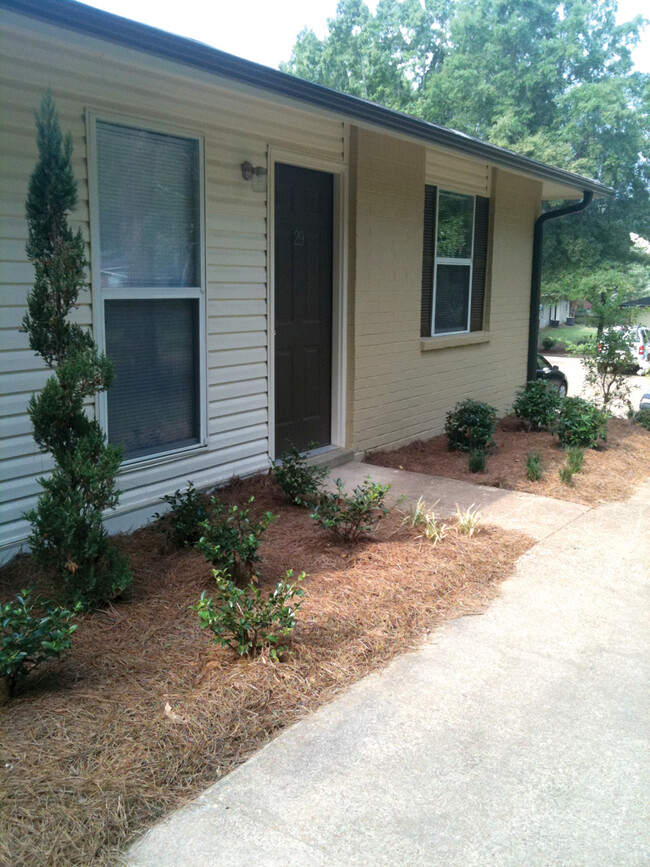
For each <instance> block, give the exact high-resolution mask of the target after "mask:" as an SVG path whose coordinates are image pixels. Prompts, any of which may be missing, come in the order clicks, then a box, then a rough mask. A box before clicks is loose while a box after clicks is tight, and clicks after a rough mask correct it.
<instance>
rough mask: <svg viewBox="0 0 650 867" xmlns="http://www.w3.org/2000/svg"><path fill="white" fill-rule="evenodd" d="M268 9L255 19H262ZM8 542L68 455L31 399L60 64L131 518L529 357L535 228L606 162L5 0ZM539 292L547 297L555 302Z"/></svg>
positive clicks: (426, 418)
mask: <svg viewBox="0 0 650 867" xmlns="http://www.w3.org/2000/svg"><path fill="white" fill-rule="evenodd" d="M245 20H246V16H245V14H244V15H243V18H242V21H243V22H244V25H245ZM0 27H1V31H0V39H1V45H0V58H1V60H0V67H1V74H2V79H3V87H2V92H1V93H2V95H1V99H2V110H1V111H0V124H1V127H0V129H1V133H0V134H1V152H2V160H1V161H0V184H1V193H0V216H1V221H2V222H1V224H0V225H1V228H0V269H1V273H0V279H1V286H0V304H1V310H0V315H1V323H0V325H1V326H2V333H1V341H2V343H1V348H2V352H1V353H0V360H1V363H2V369H1V388H2V394H1V396H0V410H1V414H2V432H1V436H2V452H1V454H2V462H1V469H2V477H1V481H0V497H1V501H2V537H1V538H2V546H3V551H4V555H5V556H8V554H9V553H11V552H12V551H14V550H16V548H17V546H18V545H19V544H20V543H21V542H22V541H23V540H24V539H25V537H26V535H27V532H28V525H27V523H26V521H25V520H24V518H23V517H22V516H23V512H24V511H25V510H26V509H28V508H29V507H31V506H32V505H33V504H34V502H35V498H36V497H37V495H38V492H39V485H38V481H37V480H38V477H39V475H41V474H43V473H47V472H48V470H49V469H50V467H51V462H50V459H49V457H48V456H47V455H43V454H41V453H40V452H39V451H38V450H37V449H36V447H35V445H34V441H33V439H32V434H31V427H30V422H29V418H28V416H27V413H26V406H27V402H28V400H29V396H30V393H31V392H33V391H34V390H37V389H39V388H41V387H42V386H43V384H44V382H45V380H46V378H47V376H48V375H49V374H48V371H47V370H45V369H44V366H43V364H42V362H41V360H40V359H39V358H38V357H37V356H35V355H34V354H33V353H32V352H31V351H30V350H29V348H28V344H27V337H26V335H25V334H23V333H21V331H20V330H19V326H20V323H21V319H22V316H23V313H24V305H25V299H26V296H27V293H28V291H29V289H30V287H31V285H32V282H33V268H32V266H31V264H30V263H29V262H28V261H27V259H26V256H25V252H24V245H25V240H26V224H25V218H24V202H25V196H26V193H27V185H28V180H29V177H30V174H31V172H32V170H33V168H34V165H35V161H36V156H37V151H36V140H35V129H34V116H33V113H34V109H37V108H38V106H39V103H40V100H41V97H42V95H43V93H44V92H45V90H46V89H47V88H48V87H51V89H52V92H53V95H54V100H55V103H56V106H57V108H58V111H59V114H60V118H61V124H62V127H63V129H64V131H67V130H70V131H71V132H72V136H73V139H74V157H73V164H74V171H75V174H76V177H77V179H78V182H79V204H78V207H77V209H76V211H75V213H74V214H73V216H72V221H73V224H74V225H76V226H81V228H82V231H83V233H84V236H85V237H86V238H87V239H88V253H87V255H88V259H89V261H90V263H91V267H90V274H89V288H90V291H89V292H88V293H85V297H84V298H83V302H82V304H81V305H80V307H79V309H78V311H77V314H76V315H77V320H78V321H79V322H80V323H82V324H83V325H86V326H89V327H92V329H93V332H94V334H95V337H96V339H97V342H98V344H99V346H100V348H101V349H102V350H105V351H106V352H107V353H108V354H109V355H110V356H111V358H112V359H113V360H114V362H115V374H116V377H115V384H114V386H113V387H112V388H111V390H110V391H109V392H108V395H103V396H102V397H101V399H100V400H98V401H97V405H96V406H95V408H94V411H95V412H96V413H97V414H98V418H99V419H100V422H101V424H102V425H103V427H104V429H105V430H106V432H107V434H108V438H109V440H111V441H114V442H123V443H124V445H125V462H124V467H123V471H122V473H121V475H120V479H119V487H120V488H121V489H122V491H123V493H122V497H121V501H120V505H119V509H118V512H117V516H116V517H114V518H112V524H111V527H112V528H113V529H119V528H127V527H131V526H135V525H137V524H139V523H142V522H143V521H145V520H146V519H147V518H149V517H150V516H151V514H152V513H153V512H154V511H155V510H156V508H159V499H160V497H161V496H163V495H164V494H168V493H171V492H173V491H174V490H175V489H176V488H179V487H184V486H185V484H186V482H187V480H188V479H192V480H193V481H194V483H195V484H196V485H197V486H208V485H215V484H217V483H219V482H223V481H225V480H227V479H228V478H229V477H231V476H232V475H234V474H239V475H241V474H246V473H252V472H254V471H257V470H265V469H267V468H268V467H269V463H270V461H271V460H272V459H273V458H274V457H276V456H277V455H278V454H279V453H281V452H282V450H283V449H284V448H285V447H286V445H287V443H289V442H293V443H295V444H296V445H298V446H299V447H301V448H303V449H306V448H308V447H309V446H310V444H311V443H317V444H318V445H319V446H320V447H322V448H323V449H324V450H325V451H329V453H330V457H331V458H332V459H335V458H339V459H341V458H344V457H346V456H347V455H352V454H354V453H363V452H365V451H366V450H368V449H373V448H379V447H393V446H398V445H400V444H402V443H405V442H408V441H409V440H413V439H415V438H418V437H428V436H431V435H433V434H437V433H439V432H440V431H441V429H442V426H443V423H444V418H445V413H446V412H447V411H448V410H449V409H450V408H451V407H453V406H454V404H455V403H456V402H457V401H459V400H461V399H463V398H466V397H477V398H481V399H483V400H486V401H488V402H489V403H491V404H493V405H495V406H496V407H497V408H498V409H499V411H500V412H505V411H506V410H507V409H508V408H509V406H510V405H511V403H512V400H513V397H514V392H515V389H516V388H517V387H518V386H519V385H521V384H522V383H523V382H524V380H525V378H526V357H527V344H528V331H529V316H530V306H531V305H530V286H531V258H532V250H533V226H534V223H535V220H536V218H537V216H538V215H539V214H540V210H541V203H542V201H543V200H545V199H553V200H558V199H580V198H581V197H582V195H583V191H588V192H591V193H594V194H596V195H600V194H607V193H608V190H607V189H606V188H603V187H601V186H600V185H599V184H598V183H596V182H595V181H590V180H587V179H584V178H581V177H579V176H577V175H574V174H571V173H569V172H565V171H562V170H560V169H556V168H552V167H549V166H545V165H542V164H540V163H537V162H535V161H533V160H530V159H527V158H525V157H522V156H519V155H516V154H513V153H511V152H509V151H506V150H503V149H502V148H498V147H494V146H492V145H489V144H486V143H485V142H481V141H479V140H477V139H473V138H471V137H469V136H466V135H463V134H460V133H456V132H454V131H452V130H448V129H445V128H443V127H440V126H436V125H434V124H428V123H425V122H422V121H419V120H416V119H413V118H409V117H406V116H405V115H401V114H399V113H396V112H394V111H391V110H388V109H385V108H382V107H380V106H377V105H374V104H372V103H369V102H366V101H364V100H360V99H357V98H354V97H350V96H345V95H342V94H338V93H336V92H334V91H331V90H328V89H326V88H323V87H320V86H317V85H314V84H310V83H307V82H303V81H300V80H297V79H294V78H292V77H290V76H287V75H284V74H282V73H280V72H277V71H275V70H271V69H267V68H265V67H262V66H258V65H257V64H254V63H250V62H247V61H244V60H240V59H238V58H234V57H232V56H230V55H227V54H224V53H222V52H220V51H217V50H214V49H212V48H209V47H207V46H205V45H202V44H200V43H197V42H193V41H191V40H187V39H182V38H180V37H176V36H172V35H170V34H167V33H163V32H161V31H157V30H154V29H152V28H149V27H146V26H144V25H141V24H136V23H134V22H130V21H126V20H125V19H121V18H118V17H116V16H113V15H110V14H107V13H105V12H101V11H98V10H96V9H92V8H90V7H86V6H82V5H79V4H77V3H74V2H70V0H11V2H9V0H0ZM536 307H537V304H535V308H536Z"/></svg>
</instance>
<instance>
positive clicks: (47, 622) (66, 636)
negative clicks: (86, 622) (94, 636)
mask: <svg viewBox="0 0 650 867" xmlns="http://www.w3.org/2000/svg"><path fill="white" fill-rule="evenodd" d="M36 606H37V603H36V602H32V600H31V590H23V591H22V593H20V594H19V595H18V596H16V601H15V602H7V603H6V604H5V605H2V606H1V607H0V626H1V627H2V633H1V638H0V677H1V678H2V679H3V680H4V682H5V685H6V689H7V693H8V694H9V695H13V694H14V692H15V689H16V685H17V682H18V680H19V679H20V678H23V677H25V675H27V674H28V672H30V671H31V670H32V669H34V668H36V666H37V665H40V663H41V662H44V661H45V660H46V659H50V658H51V657H59V656H60V655H61V654H62V653H63V651H64V650H67V649H68V648H69V647H70V646H71V645H72V633H73V632H74V631H75V629H76V628H77V624H76V623H71V622H70V621H71V620H72V618H73V617H74V616H75V614H76V613H77V611H78V610H80V608H81V605H77V607H76V608H75V609H73V610H72V611H70V610H68V609H67V608H60V607H59V606H58V605H52V604H51V603H50V602H47V601H45V600H43V601H41V602H40V603H38V606H37V607H38V608H39V610H40V613H34V609H35V607H36Z"/></svg>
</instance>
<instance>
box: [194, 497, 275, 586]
mask: <svg viewBox="0 0 650 867" xmlns="http://www.w3.org/2000/svg"><path fill="white" fill-rule="evenodd" d="M254 499H255V498H254V497H251V498H250V500H249V501H248V504H249V507H250V504H251V503H252V502H253V501H254ZM210 503H211V509H210V512H211V514H210V517H209V518H206V519H205V521H202V522H201V524H200V527H201V530H202V536H201V538H200V539H199V541H198V542H197V543H196V544H195V546H194V547H195V548H196V549H197V551H200V552H201V554H203V556H204V557H205V559H206V560H208V561H209V562H210V563H212V565H213V566H214V567H215V568H216V569H218V570H222V571H223V572H225V573H227V574H228V575H229V576H230V578H232V580H233V581H239V582H241V581H246V580H248V579H249V578H251V577H252V576H253V574H254V569H255V564H256V563H257V562H258V561H259V559H260V558H259V555H258V553H257V549H258V547H259V544H260V541H261V539H262V534H263V533H264V532H265V530H266V529H267V528H268V527H269V525H270V524H271V523H272V522H273V521H274V520H275V518H276V516H275V515H273V514H271V512H265V513H264V515H263V516H262V520H261V521H257V522H253V521H251V518H250V508H242V507H241V506H230V507H229V508H227V507H226V506H225V505H224V504H223V503H221V502H220V501H218V500H217V499H216V498H215V497H211V498H210Z"/></svg>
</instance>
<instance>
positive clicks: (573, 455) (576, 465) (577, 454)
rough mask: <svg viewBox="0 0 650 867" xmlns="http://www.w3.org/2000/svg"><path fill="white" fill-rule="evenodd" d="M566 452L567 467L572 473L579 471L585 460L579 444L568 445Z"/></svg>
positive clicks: (583, 451)
mask: <svg viewBox="0 0 650 867" xmlns="http://www.w3.org/2000/svg"><path fill="white" fill-rule="evenodd" d="M566 454H567V467H568V468H569V469H570V470H571V473H572V474H573V475H575V473H579V472H580V471H581V470H582V467H583V465H584V462H585V450H584V449H583V448H580V446H570V447H569V448H568V449H567V450H566Z"/></svg>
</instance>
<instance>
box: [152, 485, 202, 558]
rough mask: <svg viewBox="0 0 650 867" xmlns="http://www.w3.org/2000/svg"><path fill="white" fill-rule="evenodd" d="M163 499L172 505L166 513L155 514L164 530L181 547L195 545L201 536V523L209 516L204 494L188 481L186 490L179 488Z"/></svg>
mask: <svg viewBox="0 0 650 867" xmlns="http://www.w3.org/2000/svg"><path fill="white" fill-rule="evenodd" d="M162 500H163V502H165V503H167V504H168V505H169V507H170V510H169V512H167V513H165V514H164V515H161V514H160V513H159V512H156V514H155V515H154V518H158V519H161V526H160V528H161V530H162V532H163V533H164V534H165V535H166V536H167V538H168V539H171V541H172V542H173V543H174V545H177V546H178V547H179V548H182V547H184V546H187V545H195V544H196V543H197V542H198V541H199V539H200V538H201V523H202V522H203V521H205V520H206V518H207V517H208V512H207V509H206V508H205V506H204V504H203V497H202V495H201V494H200V493H199V492H198V491H197V490H196V489H195V487H194V485H193V484H192V482H188V483H187V488H186V489H185V490H184V491H182V492H181V491H180V490H178V491H176V492H175V493H173V494H171V495H167V496H165V497H163V498H162Z"/></svg>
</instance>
